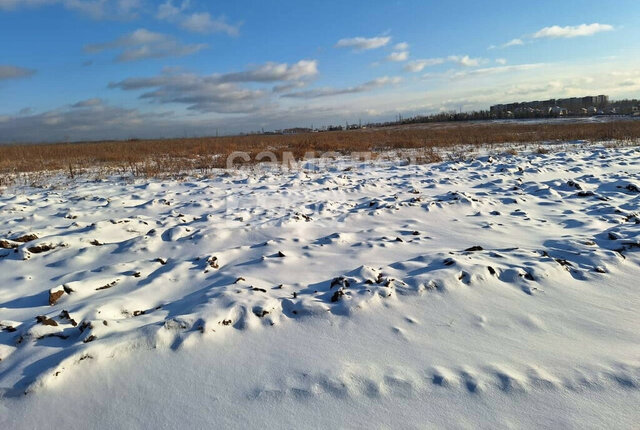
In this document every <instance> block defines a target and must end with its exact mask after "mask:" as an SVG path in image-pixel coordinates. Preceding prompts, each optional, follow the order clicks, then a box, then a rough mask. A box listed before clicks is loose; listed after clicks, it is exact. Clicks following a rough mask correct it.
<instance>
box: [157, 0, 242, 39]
mask: <svg viewBox="0 0 640 430" xmlns="http://www.w3.org/2000/svg"><path fill="white" fill-rule="evenodd" d="M190 5H191V3H190V1H189V0H183V1H182V2H180V4H179V5H176V4H174V1H173V0H167V1H166V2H164V3H162V4H160V5H159V6H158V9H157V11H156V18H157V19H159V20H163V21H168V22H172V23H175V24H177V25H179V26H180V27H182V28H183V29H185V30H187V31H190V32H192V33H200V34H211V33H226V34H228V35H229V36H237V35H238V34H239V33H240V25H239V24H230V23H228V22H227V19H226V18H225V17H224V16H221V17H217V18H216V17H213V16H211V14H210V13H209V12H193V13H186V11H187V10H188V9H189V7H190Z"/></svg>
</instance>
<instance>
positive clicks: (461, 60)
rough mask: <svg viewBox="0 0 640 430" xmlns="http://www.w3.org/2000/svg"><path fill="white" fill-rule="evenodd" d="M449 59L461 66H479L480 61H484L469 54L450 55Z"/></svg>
mask: <svg viewBox="0 0 640 430" xmlns="http://www.w3.org/2000/svg"><path fill="white" fill-rule="evenodd" d="M447 59H448V60H449V61H451V62H452V63H457V64H459V65H460V66H464V67H476V66H479V65H480V63H481V62H483V61H484V60H483V59H481V58H471V57H469V56H468V55H464V56H459V55H450V56H449V57H448V58H447Z"/></svg>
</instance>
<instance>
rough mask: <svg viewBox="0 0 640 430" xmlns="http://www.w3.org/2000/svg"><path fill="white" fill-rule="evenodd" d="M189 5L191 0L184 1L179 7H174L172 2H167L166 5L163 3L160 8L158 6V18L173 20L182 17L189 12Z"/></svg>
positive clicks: (169, 0) (170, 0)
mask: <svg viewBox="0 0 640 430" xmlns="http://www.w3.org/2000/svg"><path fill="white" fill-rule="evenodd" d="M189 5H190V1H189V0H183V1H182V2H181V3H180V5H179V6H174V4H173V1H172V0H167V1H166V2H165V3H162V4H161V5H160V6H158V11H157V12H156V18H157V19H160V20H165V19H173V18H175V17H178V16H180V14H182V12H184V11H185V10H187V9H188V8H189Z"/></svg>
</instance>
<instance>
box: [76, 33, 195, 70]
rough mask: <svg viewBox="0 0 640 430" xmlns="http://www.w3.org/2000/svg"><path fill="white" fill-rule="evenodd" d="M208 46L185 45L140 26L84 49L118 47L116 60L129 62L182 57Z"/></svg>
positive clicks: (99, 49)
mask: <svg viewBox="0 0 640 430" xmlns="http://www.w3.org/2000/svg"><path fill="white" fill-rule="evenodd" d="M206 47H207V45H205V44H194V45H183V44H181V43H179V42H178V41H177V40H175V38H174V37H173V36H170V35H166V34H162V33H155V32H152V31H149V30H146V29H144V28H140V29H138V30H136V31H134V32H132V33H129V34H127V35H125V36H122V37H120V38H118V39H116V40H113V41H110V42H106V43H99V44H90V45H86V46H85V47H84V49H85V51H86V52H88V53H97V52H102V51H105V50H111V49H117V50H120V54H119V55H118V56H117V57H116V59H115V60H116V61H118V62H127V61H137V60H142V59H146V58H164V57H182V56H185V55H190V54H194V53H196V52H199V51H201V50H203V49H205V48H206Z"/></svg>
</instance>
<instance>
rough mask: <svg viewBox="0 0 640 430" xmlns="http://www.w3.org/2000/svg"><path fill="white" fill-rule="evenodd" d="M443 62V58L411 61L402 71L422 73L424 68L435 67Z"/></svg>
mask: <svg viewBox="0 0 640 430" xmlns="http://www.w3.org/2000/svg"><path fill="white" fill-rule="evenodd" d="M444 62H445V59H444V58H427V59H424V60H413V61H410V62H409V63H407V65H406V66H404V70H406V71H407V72H413V73H417V72H421V71H423V70H424V68H425V67H429V66H436V65H438V64H443V63H444Z"/></svg>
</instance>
